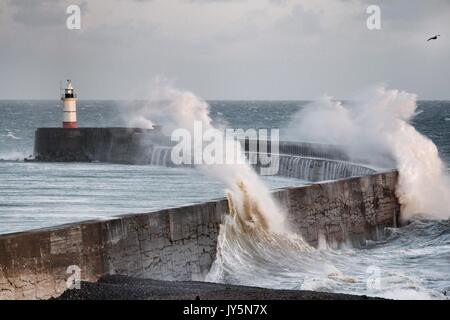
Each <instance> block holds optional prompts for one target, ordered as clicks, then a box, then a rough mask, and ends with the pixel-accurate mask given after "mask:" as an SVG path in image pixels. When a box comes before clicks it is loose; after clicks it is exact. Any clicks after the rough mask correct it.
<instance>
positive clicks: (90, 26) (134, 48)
mask: <svg viewBox="0 0 450 320" xmlns="http://www.w3.org/2000/svg"><path fill="white" fill-rule="evenodd" d="M71 4H76V5H79V6H80V8H81V29H80V30H69V29H68V28H67V26H66V20H67V18H68V17H69V15H68V14H67V13H66V8H67V7H68V6H69V5H71ZM371 4H375V5H378V6H379V7H380V9H381V29H380V30H369V29H368V28H367V26H366V20H367V18H368V17H369V15H368V14H367V13H366V9H367V7H368V6H369V5H371ZM446 32H447V33H446ZM435 34H441V37H440V38H439V39H438V40H436V41H430V42H427V41H426V40H427V39H428V38H429V37H430V36H433V35H435ZM69 78H70V79H72V80H73V84H74V86H75V89H76V90H77V92H78V96H79V98H80V99H145V98H146V96H147V94H148V91H149V88H150V86H151V84H152V83H154V80H155V79H169V80H170V81H172V82H173V83H174V85H175V86H177V87H179V88H183V89H187V90H190V91H192V92H194V93H196V94H197V95H199V96H200V97H202V98H204V99H210V100H212V99H217V100H219V99H234V100H247V99H248V100H310V99H316V98H319V97H321V96H323V95H324V94H327V95H332V96H335V97H336V98H341V99H346V98H351V97H352V96H353V95H355V94H357V93H358V92H361V91H363V90H365V89H366V88H367V87H372V86H374V85H379V84H383V85H386V86H388V87H389V88H396V89H402V90H406V91H409V92H413V93H416V94H418V96H419V99H450V1H449V0H429V1H423V0H384V1H383V0H379V1H377V0H81V1H80V0H39V1H36V0H0V99H57V98H58V96H59V83H60V80H63V81H64V80H65V79H69Z"/></svg>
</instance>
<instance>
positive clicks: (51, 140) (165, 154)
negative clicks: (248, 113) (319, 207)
mask: <svg viewBox="0 0 450 320" xmlns="http://www.w3.org/2000/svg"><path fill="white" fill-rule="evenodd" d="M173 144H174V143H173V142H171V141H170V137H167V136H164V135H163V134H162V132H161V128H159V127H157V128H156V129H140V128H77V129H63V128H38V129H37V130H36V133H35V147H34V149H35V150H34V154H35V159H36V160H37V161H56V162H64V161H75V162H95V161H98V162H111V163H124V164H150V165H160V166H168V167H171V166H174V165H173V163H172V161H171V157H170V153H171V146H173ZM241 144H242V147H243V150H244V151H245V152H246V154H247V156H248V155H249V154H250V153H253V154H255V155H256V158H255V159H259V158H258V157H260V156H261V155H262V154H265V155H270V156H271V157H272V158H273V159H274V160H277V161H276V163H277V164H278V166H277V168H276V170H275V172H274V174H275V175H279V176H284V177H289V178H296V179H302V180H307V181H312V182H316V181H324V180H336V179H342V178H346V177H353V176H361V175H367V174H372V173H375V170H374V169H372V168H370V167H368V166H367V165H363V164H360V163H352V162H351V161H350V159H349V158H348V156H347V155H346V154H345V152H343V151H342V147H339V146H335V145H327V144H319V143H309V142H292V141H280V142H279V143H278V151H277V152H276V153H274V152H272V150H271V148H270V147H271V145H270V144H269V145H268V148H267V149H265V150H260V144H259V142H258V141H257V140H250V139H242V140H241ZM251 146H256V148H254V149H252V148H251ZM250 149H251V150H250ZM260 163H261V162H260V161H256V163H255V164H254V167H255V169H256V170H257V171H258V172H259V171H260V170H261V166H260V165H259V164H260ZM274 163H275V162H274Z"/></svg>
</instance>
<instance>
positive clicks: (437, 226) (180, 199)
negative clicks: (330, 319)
mask: <svg viewBox="0 0 450 320" xmlns="http://www.w3.org/2000/svg"><path fill="white" fill-rule="evenodd" d="M307 103H308V102H306V101H211V102H210V105H211V109H210V115H211V117H212V118H213V120H214V121H215V122H216V123H219V124H222V125H226V126H228V127H231V128H242V129H247V128H280V130H281V137H282V139H287V140H288V139H289V136H288V132H286V131H285V130H284V128H286V127H287V125H288V123H289V122H290V121H291V119H292V116H293V115H294V114H295V113H296V112H297V111H298V110H300V109H301V108H303V106H304V105H305V104H307ZM142 104H143V102H136V103H130V102H123V101H79V103H78V122H79V125H80V126H86V127H89V126H126V125H127V124H128V119H127V114H130V113H133V112H134V111H135V110H138V109H139V108H141V107H142ZM418 105H419V111H420V112H419V114H418V115H417V116H416V117H415V119H414V120H413V125H414V126H415V127H416V128H417V129H418V130H419V131H420V132H421V133H423V134H424V135H426V136H428V137H429V138H431V139H432V140H433V142H434V143H435V144H436V145H437V147H438V149H439V152H440V156H441V158H442V159H443V160H444V162H445V164H446V165H447V166H448V165H449V163H450V102H447V101H419V103H418ZM0 114H1V116H0V159H2V160H1V161H0V234H2V233H10V232H16V231H22V230H27V229H32V228H39V227H45V226H51V225H56V224H61V223H67V222H73V221H80V220H86V219H97V218H100V219H102V218H107V217H109V216H112V215H119V214H126V213H134V212H148V211H151V210H157V209H161V208H165V207H169V206H178V205H182V204H189V203H195V202H199V201H204V200H207V199H212V198H218V197H222V196H223V195H224V185H222V184H221V183H219V182H217V181H215V180H213V179H211V178H210V177H208V176H206V175H205V174H204V173H203V172H201V171H199V170H193V169H182V168H161V167H151V166H127V165H113V164H100V163H27V162H23V161H20V160H22V159H23V158H24V157H27V156H29V155H31V154H32V153H33V141H34V130H35V128H37V127H59V126H60V123H61V117H62V110H61V105H60V103H59V101H0ZM264 179H265V182H266V183H267V184H268V185H269V186H270V187H271V188H279V187H284V186H294V185H301V184H304V183H305V181H298V180H294V179H287V178H279V177H265V178H264ZM449 209H450V208H449ZM247 249H248V247H247ZM232 253H233V254H232V255H231V256H232V257H233V256H234V257H240V255H239V252H237V253H236V252H232ZM261 254H262V253H261V252H258V251H255V252H249V251H248V250H247V251H246V252H245V253H244V255H243V256H244V257H245V258H246V259H250V260H245V259H241V260H240V262H242V261H244V262H245V265H242V264H241V265H239V263H229V264H227V263H225V264H224V265H222V268H223V269H222V271H224V272H221V273H217V274H212V275H211V277H213V278H212V279H213V280H214V281H220V282H227V283H236V284H248V285H255V286H264V287H271V288H291V289H310V290H324V291H335V292H347V293H359V294H368V295H374V296H383V297H388V298H395V299H401V298H432V299H444V298H446V295H447V294H448V293H449V292H450V225H449V222H448V221H429V220H417V221H415V222H413V223H412V224H410V225H408V226H406V227H403V228H399V229H391V230H388V231H387V232H386V234H385V235H384V236H383V237H382V238H380V239H379V240H377V241H374V242H368V243H367V245H366V246H363V247H361V248H351V247H347V248H341V249H330V248H327V247H326V246H325V247H324V248H321V249H320V250H316V251H313V252H297V251H292V252H290V251H288V252H286V251H283V252H281V251H277V250H272V251H269V253H268V252H267V251H265V252H264V253H263V255H261ZM255 274H258V277H257V278H256V277H255V276H254V275H255ZM374 275H375V277H374Z"/></svg>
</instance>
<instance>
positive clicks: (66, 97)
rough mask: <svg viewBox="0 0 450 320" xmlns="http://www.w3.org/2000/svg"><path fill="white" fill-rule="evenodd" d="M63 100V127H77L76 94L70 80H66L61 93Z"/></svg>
mask: <svg viewBox="0 0 450 320" xmlns="http://www.w3.org/2000/svg"><path fill="white" fill-rule="evenodd" d="M61 100H62V101H63V102H64V119H63V128H76V127H77V95H76V94H75V93H74V90H73V87H72V82H71V81H70V80H67V87H66V88H65V89H64V93H63V94H62V95H61Z"/></svg>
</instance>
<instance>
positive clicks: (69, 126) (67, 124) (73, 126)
mask: <svg viewBox="0 0 450 320" xmlns="http://www.w3.org/2000/svg"><path fill="white" fill-rule="evenodd" d="M77 127H78V126H77V123H76V122H63V128H66V129H76V128H77Z"/></svg>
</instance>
